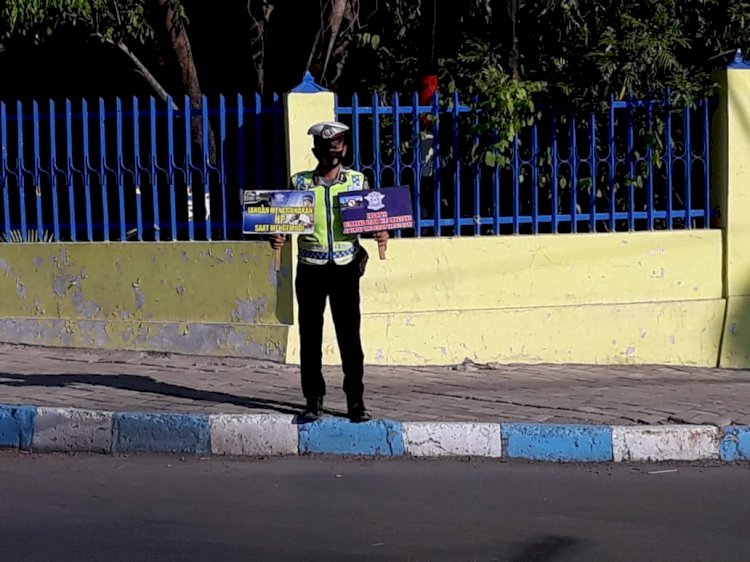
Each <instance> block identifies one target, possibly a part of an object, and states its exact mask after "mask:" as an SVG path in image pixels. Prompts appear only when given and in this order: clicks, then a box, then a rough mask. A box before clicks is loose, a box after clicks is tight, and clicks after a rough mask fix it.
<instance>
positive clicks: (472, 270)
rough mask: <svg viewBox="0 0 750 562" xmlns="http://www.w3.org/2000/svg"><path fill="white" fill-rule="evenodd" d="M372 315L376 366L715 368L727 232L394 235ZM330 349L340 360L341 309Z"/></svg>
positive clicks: (376, 272) (373, 279) (373, 273)
mask: <svg viewBox="0 0 750 562" xmlns="http://www.w3.org/2000/svg"><path fill="white" fill-rule="evenodd" d="M365 245H366V247H367V248H368V251H369V252H370V253H371V255H375V256H377V254H376V249H375V247H374V245H373V244H372V243H371V242H370V241H366V242H365ZM362 310H363V315H364V316H363V330H362V335H363V340H364V345H365V347H366V353H367V361H368V362H369V363H371V364H409V365H425V364H453V363H458V362H461V361H463V360H464V359H465V358H467V357H468V358H470V359H472V360H474V361H478V362H491V361H498V362H522V363H537V362H573V363H609V364H616V363H671V364H688V365H704V366H715V365H716V362H717V358H718V350H719V343H720V340H721V333H722V323H723V319H724V301H723V299H722V243H721V232H720V231H680V232H653V233H625V234H598V235H585V234H584V235H557V236H554V235H550V236H534V237H482V238H455V239H451V238H440V239H435V238H425V239H419V240H392V241H391V243H390V245H389V250H388V259H387V260H386V261H380V260H378V259H377V257H376V258H375V259H373V260H371V262H370V266H369V269H368V272H367V275H366V277H365V278H364V280H363V283H362ZM324 350H325V352H324V360H325V362H326V363H327V364H330V365H336V364H339V354H338V349H337V346H336V342H335V336H334V331H333V328H332V324H331V322H330V316H328V317H327V321H326V335H325V342H324ZM297 353H298V347H297V345H296V342H294V341H290V344H289V348H288V360H290V361H295V362H296V360H297Z"/></svg>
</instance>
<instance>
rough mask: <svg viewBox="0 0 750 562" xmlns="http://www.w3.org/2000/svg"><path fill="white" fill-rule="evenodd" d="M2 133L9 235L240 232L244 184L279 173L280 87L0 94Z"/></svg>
mask: <svg viewBox="0 0 750 562" xmlns="http://www.w3.org/2000/svg"><path fill="white" fill-rule="evenodd" d="M175 101H179V102H180V103H179V106H178V104H177V103H175ZM0 145H1V148H2V150H1V151H0V192H1V193H2V199H1V200H0V240H5V241H29V240H54V241H110V240H111V241H124V240H212V239H214V240H215V239H219V240H232V239H241V238H242V233H241V208H242V205H241V190H242V189H244V188H250V187H261V186H264V185H274V186H278V185H284V184H285V183H286V180H285V178H284V175H285V171H284V170H285V142H284V130H283V108H282V103H281V100H280V98H279V96H277V95H273V96H271V97H270V98H268V99H263V98H261V96H260V95H255V96H254V97H250V98H249V99H247V98H243V96H242V95H238V96H236V97H232V98H231V99H227V98H225V97H224V96H220V97H219V98H218V99H217V100H215V101H213V103H209V100H208V99H207V98H205V97H204V98H203V100H202V104H201V105H200V107H199V108H191V106H190V100H189V99H188V98H185V99H184V100H171V99H170V100H167V102H162V101H157V100H155V99H153V98H149V99H146V100H141V99H138V98H132V99H129V100H121V99H120V98H116V99H114V100H104V99H99V100H98V101H97V102H95V103H89V102H88V101H87V100H81V101H80V102H77V103H71V102H70V101H69V100H66V101H64V102H62V103H56V102H55V101H53V100H50V101H48V102H47V103H45V104H39V103H38V102H36V101H34V102H31V103H27V104H24V103H22V102H20V101H19V102H16V103H14V104H6V103H0ZM214 147H215V148H214Z"/></svg>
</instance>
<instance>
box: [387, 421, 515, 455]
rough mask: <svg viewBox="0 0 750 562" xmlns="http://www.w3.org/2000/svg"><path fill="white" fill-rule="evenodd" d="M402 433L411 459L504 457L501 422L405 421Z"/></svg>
mask: <svg viewBox="0 0 750 562" xmlns="http://www.w3.org/2000/svg"><path fill="white" fill-rule="evenodd" d="M402 431H403V438H404V446H405V448H406V454H407V455H409V456H412V457H453V456H460V457H489V458H501V457H502V451H503V443H502V438H501V435H500V424H499V423H463V422H444V423H440V422H404V423H403V424H402Z"/></svg>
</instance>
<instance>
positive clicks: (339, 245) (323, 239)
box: [291, 167, 368, 265]
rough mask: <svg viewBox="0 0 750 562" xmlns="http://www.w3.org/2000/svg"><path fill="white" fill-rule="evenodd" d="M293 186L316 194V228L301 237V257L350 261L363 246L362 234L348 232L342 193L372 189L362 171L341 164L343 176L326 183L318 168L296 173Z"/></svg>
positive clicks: (323, 261)
mask: <svg viewBox="0 0 750 562" xmlns="http://www.w3.org/2000/svg"><path fill="white" fill-rule="evenodd" d="M291 185H292V189H304V190H309V191H311V192H313V193H314V194H315V206H314V212H315V215H314V221H315V224H314V232H313V234H311V235H300V236H299V238H298V246H299V252H298V256H297V258H298V260H299V261H300V262H301V263H306V264H310V265H325V264H327V263H335V264H336V265H347V264H349V263H351V262H352V261H353V260H354V257H355V256H356V254H357V252H358V251H359V249H360V246H359V236H357V235H356V234H344V231H343V226H342V222H341V209H340V208H339V199H338V195H339V194H340V193H343V192H345V191H359V190H362V189H368V185H367V179H366V178H365V175H364V174H362V173H361V172H356V171H354V170H350V169H347V168H344V167H341V171H340V172H339V177H338V178H337V179H336V180H335V181H334V182H333V183H332V184H331V185H330V186H325V185H323V183H322V182H321V181H320V178H319V177H318V174H317V173H316V172H314V171H308V172H301V173H299V174H295V175H294V176H292V181H291Z"/></svg>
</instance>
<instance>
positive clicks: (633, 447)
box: [0, 405, 750, 463]
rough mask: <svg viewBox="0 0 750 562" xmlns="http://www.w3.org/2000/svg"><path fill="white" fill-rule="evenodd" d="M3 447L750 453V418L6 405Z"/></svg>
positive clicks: (562, 456)
mask: <svg viewBox="0 0 750 562" xmlns="http://www.w3.org/2000/svg"><path fill="white" fill-rule="evenodd" d="M0 448H11V449H23V450H34V451H39V452H85V453H104V454H108V453H111V454H118V453H128V454H138V453H144V454H150V453H179V454H191V455H237V456H256V457H263V456H282V455H288V456H294V455H315V454H322V455H336V456H352V457H407V456H409V457H433V458H444V457H455V456H467V457H486V458H493V459H524V460H531V461H542V462H597V463H601V462H663V461H699V460H716V459H718V460H721V461H724V462H738V461H750V426H747V427H746V426H728V427H725V428H719V427H714V426H698V425H674V426H652V427H649V426H645V427H644V426H632V427H629V426H614V427H611V426H606V425H601V426H599V425H576V424H543V423H477V422H400V421H394V420H372V421H369V422H366V423H359V424H357V423H352V422H350V421H349V420H347V419H344V418H335V417H327V418H323V419H321V420H318V421H316V422H312V423H304V424H300V423H299V422H298V420H297V419H296V417H295V416H288V415H277V414H250V415H235V414H232V415H228V414H226V415H225V414H218V415H210V416H209V415H207V414H180V413H169V414H164V413H139V412H118V413H111V412H99V411H88V410H80V409H75V408H70V409H67V408H46V407H36V406H16V405H0Z"/></svg>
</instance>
